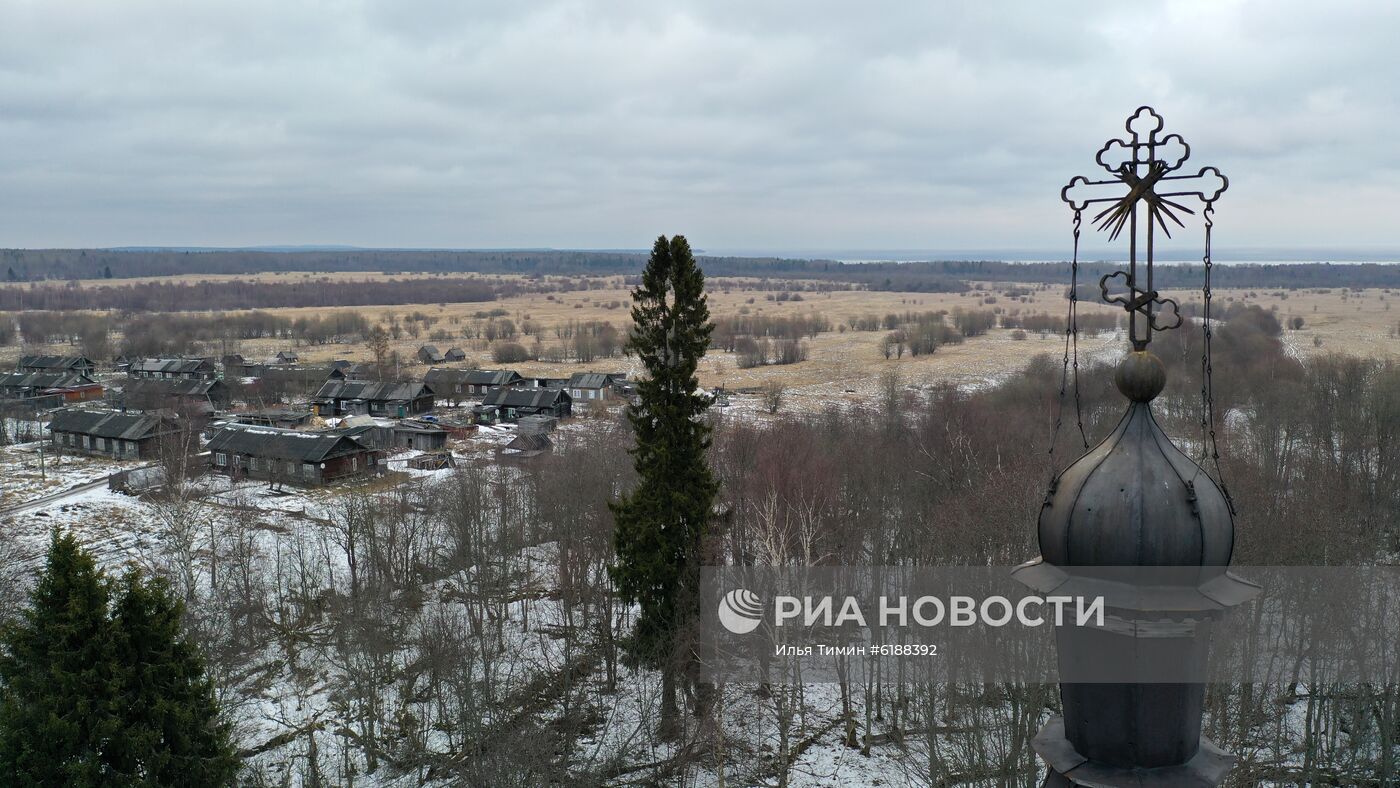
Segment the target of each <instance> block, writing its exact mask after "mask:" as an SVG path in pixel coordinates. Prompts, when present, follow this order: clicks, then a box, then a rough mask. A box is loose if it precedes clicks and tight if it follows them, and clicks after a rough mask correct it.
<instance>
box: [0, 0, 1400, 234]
mask: <svg viewBox="0 0 1400 788" xmlns="http://www.w3.org/2000/svg"><path fill="white" fill-rule="evenodd" d="M1343 5H1344V6H1345V7H1344V8H1343V7H1342V6H1343ZM1149 6H1151V7H1149ZM1397 30H1400V6H1397V5H1396V4H1394V3H1387V2H1383V1H1380V0H1378V1H1377V2H1373V3H1369V4H1368V3H1349V4H1323V3H1305V2H1275V3H1263V2H1221V1H1220V0H1209V1H1206V2H1180V3H1172V4H1146V3H1115V4H1090V3H1074V2H1065V3H1049V4H1047V3H1040V2H1034V3H1033V2H1025V3H1019V4H1015V3H948V4H943V5H941V7H940V6H935V5H934V4H923V3H877V4H874V5H872V4H869V3H866V4H857V3H828V2H802V3H797V2H767V3H741V2H729V1H727V0H705V1H704V2H693V3H691V2H677V3H643V2H627V1H625V0H624V1H621V2H609V3H601V2H592V3H586V2H567V1H564V2H554V1H553V0H541V2H531V3H491V4H475V3H463V2H451V1H449V0H423V1H416V2H407V1H404V0H400V1H399V2H334V3H332V2H301V3H286V2H263V1H262V0H244V2H239V3H227V4H218V5H215V4H207V3H177V2H143V0H129V1H128V2H123V3H108V2H82V1H81V0H72V1H71V2H65V3H45V2H40V1H39V0H33V1H32V2H26V1H24V0H8V1H7V0H0V246H11V247H14V246H25V247H34V246H98V245H103V246H106V245H135V244H168V245H254V244H303V243H304V244H313V243H339V244H357V245H364V246H413V247H500V246H556V247H588V248H616V247H628V248H634V247H644V246H647V245H648V239H649V238H651V237H654V236H655V235H656V234H657V233H659V232H684V233H686V234H688V235H689V236H691V238H692V239H693V241H694V242H695V243H696V244H697V245H699V246H702V247H705V248H712V249H723V248H731V249H732V248H745V249H794V248H800V249H821V248H845V249H859V248H867V249H897V248H905V249H953V248H956V249H976V248H996V249H1006V248H1017V247H1025V248H1058V247H1060V246H1063V245H1064V244H1065V240H1066V235H1067V228H1068V216H1067V211H1066V209H1065V208H1064V206H1063V205H1061V204H1060V203H1059V200H1058V190H1059V187H1060V186H1061V185H1063V184H1064V183H1065V182H1066V181H1068V180H1069V178H1070V177H1071V176H1073V175H1076V174H1092V173H1093V167H1094V164H1093V155H1094V153H1095V151H1096V150H1097V149H1098V147H1099V145H1100V144H1101V143H1102V142H1103V140H1105V139H1107V138H1108V137H1110V136H1115V135H1116V134H1117V133H1118V132H1119V130H1120V129H1121V127H1122V126H1121V124H1122V122H1123V119H1124V118H1125V117H1126V116H1127V115H1128V114H1129V113H1130V112H1131V111H1132V110H1133V109H1134V108H1135V107H1137V106H1138V105H1139V104H1144V103H1150V104H1153V105H1154V106H1156V107H1157V109H1158V110H1159V111H1160V112H1162V114H1163V115H1165V116H1166V119H1167V122H1168V124H1169V127H1170V129H1169V130H1175V131H1179V132H1181V133H1183V134H1184V135H1185V136H1186V138H1187V139H1188V140H1189V141H1190V142H1191V143H1192V145H1193V158H1192V161H1193V163H1199V164H1215V165H1217V166H1219V167H1220V168H1221V169H1222V170H1224V171H1225V172H1226V173H1227V174H1228V175H1229V176H1230V178H1231V189H1230V192H1229V193H1228V194H1227V195H1226V197H1225V198H1224V200H1223V201H1222V203H1221V206H1220V210H1219V226H1220V227H1221V234H1222V235H1221V240H1220V242H1221V243H1223V244H1226V245H1233V246H1269V247H1288V246H1293V245H1309V246H1327V245H1341V246H1367V245H1374V246H1389V247H1392V248H1395V247H1400V231H1397V230H1396V221H1395V219H1394V215H1395V213H1396V210H1397V208H1400V177H1397V175H1398V174H1400V146H1397V144H1396V143H1395V141H1394V138H1395V130H1396V129H1397V128H1400V103H1397V94H1400V55H1397V51H1400V50H1397V48H1396V47H1395V46H1394V42H1393V38H1394V35H1395V31H1397ZM1193 243H1194V240H1193Z"/></svg>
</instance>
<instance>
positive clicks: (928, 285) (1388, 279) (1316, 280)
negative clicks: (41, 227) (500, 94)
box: [0, 249, 1400, 308]
mask: <svg viewBox="0 0 1400 788" xmlns="http://www.w3.org/2000/svg"><path fill="white" fill-rule="evenodd" d="M645 261H646V257H645V255H643V254H641V253H631V252H577V251H553V250H522V251H390V250H366V251H357V250H356V251H345V250H325V251H253V250H225V251H203V252H186V251H162V250H107V249H5V250H0V275H3V276H4V277H5V278H6V279H7V280H8V281H11V282H24V281H27V282H33V281H43V280H47V281H53V280H58V281H66V280H72V279H104V278H106V279H125V278H131V277H146V276H173V275H177V274H254V273H262V272H271V271H307V272H313V273H315V272H342V271H351V272H366V273H369V272H375V273H378V272H385V273H391V274H393V273H468V272H470V273H482V274H520V275H525V276H546V275H564V276H581V275H593V276H617V275H623V276H627V275H636V274H639V273H640V272H641V269H642V265H643V263H645ZM701 265H702V266H703V267H704V269H705V274H706V275H707V276H709V277H718V276H725V277H740V276H742V277H755V278H760V279H761V278H781V279H811V280H819V281H827V282H833V283H835V282H840V283H843V284H853V285H857V286H861V287H865V288H868V289H871V290H892V291H900V292H957V291H961V290H965V289H966V288H967V285H966V282H967V281H994V282H1054V283H1061V282H1066V281H1068V280H1069V268H1070V266H1069V263H1067V262H1060V263H1007V262H1000V261H990V260H982V261H968V260H963V261H956V260H955V261H934V262H915V263H841V262H837V261H834V260H794V259H783V258H772V257H702V258H701ZM1117 268H1118V264H1116V263H1086V264H1083V265H1081V276H1082V277H1083V281H1092V280H1096V279H1097V278H1098V277H1100V276H1102V275H1103V274H1105V273H1111V272H1112V271H1114V270H1116V269H1117ZM1200 282H1201V266H1200V265H1159V266H1158V267H1157V282H1156V285H1157V287H1158V288H1176V287H1199V286H1200ZM1214 283H1215V285H1216V286H1218V287H1276V288H1307V287H1397V288H1400V266H1396V265H1384V264H1377V263H1305V264H1291V265H1276V264H1232V265H1226V266H1217V267H1216V268H1215V273H1214ZM441 300H443V299H442V298H430V299H428V302H436V301H441ZM450 300H478V299H450ZM379 303H385V302H379ZM264 305H265V306H272V304H264ZM308 305H314V304H308ZM50 308H52V307H50Z"/></svg>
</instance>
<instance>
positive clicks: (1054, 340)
mask: <svg viewBox="0 0 1400 788" xmlns="http://www.w3.org/2000/svg"><path fill="white" fill-rule="evenodd" d="M323 276H324V277H329V278H331V279H334V280H350V281H356V280H366V279H381V278H387V277H386V275H377V274H363V273H344V274H304V273H300V272H294V273H286V274H261V275H258V276H257V277H255V278H257V279H260V280H264V281H279V280H281V281H287V280H292V279H296V278H302V277H312V278H320V277H323ZM401 276H402V275H401ZM233 278H239V277H218V276H203V275H201V276H194V277H188V278H185V277H182V279H188V280H190V281H197V280H207V281H212V280H219V279H233ZM242 278H244V279H247V278H249V277H242ZM567 279H568V280H569V281H571V282H578V281H580V279H579V278H577V277H571V278H567ZM125 281H129V280H125ZM86 284H91V285H94V286H101V285H104V284H109V282H103V281H100V280H99V281H94V282H91V283H86ZM756 285H757V283H756V282H753V281H745V280H738V279H721V280H716V281H713V282H712V283H711V292H710V310H711V313H712V314H713V315H714V316H715V317H728V316H735V315H741V314H747V315H754V316H794V315H799V314H804V313H817V314H820V315H821V316H823V317H824V318H826V319H827V320H828V321H830V323H831V324H832V327H833V329H834V330H832V331H828V332H825V333H822V334H820V335H818V336H817V337H815V338H814V339H811V340H810V341H808V348H809V355H808V359H807V360H806V361H803V362H800V363H796V364H790V365H784V366H765V367H758V368H752V369H741V368H739V366H738V364H737V363H736V359H735V358H734V356H733V354H730V353H723V352H712V353H711V354H710V355H709V356H708V357H707V358H706V361H705V364H704V366H703V367H702V370H701V382H702V384H703V385H705V386H711V387H712V386H724V387H726V388H730V389H748V388H756V387H760V386H764V385H765V384H769V383H771V382H775V381H776V382H778V383H780V384H781V385H782V386H784V387H785V388H786V390H787V392H788V401H789V402H790V403H792V405H794V406H799V405H804V404H812V405H815V404H818V403H822V402H826V401H829V400H830V399H832V398H838V399H866V398H869V397H870V396H872V395H873V394H874V392H875V391H876V390H877V388H878V385H879V379H880V377H881V375H882V373H884V372H886V371H888V370H895V371H897V372H898V373H899V375H900V377H901V379H902V380H903V381H904V382H905V383H906V384H907V385H909V386H914V387H924V386H929V385H933V384H938V383H951V384H955V385H962V386H980V385H985V384H987V383H990V382H993V381H996V380H997V379H999V378H1001V377H1002V376H1004V375H1006V374H1008V373H1011V372H1013V371H1015V370H1017V369H1019V368H1020V367H1021V366H1023V365H1024V364H1025V363H1026V361H1027V360H1028V359H1029V358H1030V357H1031V356H1033V355H1034V354H1036V353H1052V354H1058V353H1059V352H1060V351H1061V344H1060V338H1059V337H1058V336H1055V335H1053V334H1050V335H1042V334H1037V333H1031V334H1030V335H1029V336H1028V337H1027V338H1026V339H1024V340H1016V339H1013V332H1011V331H1009V330H1005V329H993V330H991V331H990V332H988V333H987V334H986V335H984V336H979V337H973V338H970V339H968V340H967V341H966V342H964V343H963V344H961V345H945V346H943V347H940V348H939V349H938V351H937V352H936V353H934V354H932V355H927V356H920V357H917V358H915V357H912V356H909V355H905V356H904V357H903V358H902V359H897V360H896V359H891V360H886V359H885V358H884V356H883V354H882V353H881V347H880V343H881V339H882V338H883V337H884V335H885V334H886V333H887V332H885V331H883V330H881V331H855V330H850V329H849V328H846V329H845V330H837V329H840V328H842V327H844V326H846V325H847V324H848V323H849V321H850V320H852V319H853V318H860V317H868V316H883V315H885V314H886V313H890V312H906V311H913V312H924V311H931V310H947V311H949V312H952V311H953V310H955V309H964V310H968V309H988V310H989V309H999V310H1002V311H1003V312H1006V313H1011V314H1015V313H1017V312H1021V313H1050V314H1053V315H1055V316H1056V317H1062V316H1063V311H1064V307H1065V302H1064V301H1063V298H1062V293H1063V287H1062V286H1059V285H1056V286H1048V285H1047V286H1039V285H1029V286H1027V285H1011V284H1004V283H1003V284H997V283H989V284H980V285H977V286H975V288H974V291H973V292H969V293H962V294H958V293H897V292H876V291H865V290H843V291H829V292H802V293H801V294H800V295H801V299H802V300H787V301H779V300H770V299H772V298H773V297H774V296H775V295H776V291H773V290H768V289H758V288H757V287H756ZM589 286H590V289H587V290H569V291H562V290H561V291H555V292H536V293H529V294H525V295H519V296H513V297H509V298H503V299H500V300H497V301H493V302H481V303H461V304H423V305H396V306H384V307H355V308H349V307H347V308H344V309H346V310H352V309H353V310H357V311H359V312H360V313H362V314H364V315H365V317H366V318H368V319H369V320H370V321H371V322H379V323H386V324H387V323H388V322H389V321H390V319H391V318H392V317H395V316H397V317H399V318H402V317H404V316H406V315H408V314H410V313H415V312H419V313H423V314H426V315H428V316H430V317H431V318H432V319H433V325H432V326H431V327H430V328H429V329H428V331H427V332H424V333H423V334H421V335H420V336H419V337H417V338H414V337H411V336H409V335H408V334H407V333H405V334H404V335H402V336H401V337H400V338H398V339H397V340H395V341H394V342H393V343H392V349H393V350H395V351H397V352H398V353H399V355H400V356H401V358H403V359H404V360H405V363H404V366H403V367H402V372H403V373H404V374H407V375H416V374H421V372H422V371H423V370H424V369H425V367H423V365H420V364H418V363H417V362H416V361H414V360H413V359H414V352H415V351H416V349H417V348H418V346H419V345H422V344H425V343H432V344H436V345H438V346H439V347H440V349H442V350H446V349H447V348H448V347H450V346H458V347H461V348H462V349H463V350H465V351H466V353H467V355H468V361H467V362H466V364H476V365H479V366H485V367H490V366H495V365H494V364H493V362H492V359H491V351H490V346H489V344H488V343H486V342H485V341H483V340H474V339H465V338H462V337H463V332H464V330H465V329H467V328H469V327H472V326H474V325H480V324H481V323H483V322H484V320H483V318H482V314H483V313H485V312H487V311H489V310H504V311H505V312H506V314H505V315H504V317H505V318H506V319H509V320H511V321H512V322H514V323H515V325H516V326H517V327H518V326H521V325H522V324H524V323H526V322H529V323H533V324H535V325H536V326H539V332H538V333H539V336H541V338H542V339H543V341H544V343H545V344H546V345H548V344H551V343H556V342H558V340H557V339H556V337H555V333H554V331H555V328H556V327H559V326H564V325H567V324H568V323H570V322H571V321H573V322H582V321H593V320H601V321H609V322H611V323H613V324H614V325H615V326H617V327H618V328H619V329H625V328H626V325H627V324H628V322H629V321H630V317H629V315H628V311H627V310H628V305H629V303H630V298H629V293H628V291H627V290H626V289H625V287H624V286H623V283H622V280H621V279H620V278H618V277H610V278H603V279H593V280H590V281H589ZM770 286H771V285H770ZM1012 287H1018V288H1021V289H1026V288H1029V289H1030V293H1029V294H1028V295H1022V296H1018V297H1007V295H1006V291H1007V290H1008V289H1010V288H1012ZM1171 295H1172V296H1174V297H1177V298H1179V299H1180V300H1182V301H1183V302H1191V301H1199V299H1200V293H1199V292H1187V291H1176V292H1172V293H1171ZM993 298H994V299H995V301H994V302H991V303H988V301H989V300H990V299H993ZM1396 301H1400V291H1395V292H1393V293H1392V292H1387V291H1382V290H1365V291H1345V290H1341V289H1336V288H1334V289H1331V290H1329V291H1302V290H1299V291H1267V290H1217V291H1216V303H1217V305H1218V307H1219V308H1224V307H1226V306H1228V305H1229V304H1231V303H1234V302H1245V303H1251V304H1258V305H1260V306H1262V307H1264V308H1265V309H1272V310H1275V311H1276V313H1277V315H1278V316H1279V318H1280V320H1281V321H1283V322H1285V324H1287V322H1288V320H1289V319H1290V318H1295V317H1300V318H1302V319H1303V321H1304V325H1303V328H1302V329H1300V330H1290V331H1286V332H1285V341H1286V343H1287V344H1288V346H1289V347H1290V349H1291V352H1294V353H1295V354H1297V355H1299V356H1301V357H1307V356H1310V355H1315V354H1319V353H1326V352H1330V351H1338V350H1345V351H1347V352H1351V353H1356V354H1360V355H1366V356H1373V357H1388V356H1393V355H1396V354H1397V351H1400V339H1397V338H1396V336H1395V332H1396V327H1397V325H1400V310H1396V311H1394V312H1392V310H1391V304H1392V303H1394V302H1396ZM1081 309H1082V310H1083V311H1084V312H1094V311H1099V312H1105V313H1112V311H1113V310H1112V309H1110V307H1107V306H1105V305H1100V304H1093V303H1082V305H1081ZM266 311H269V312H271V313H273V314H278V315H282V316H286V317H289V318H293V319H294V318H296V317H299V316H307V315H316V316H324V315H326V314H327V313H328V312H333V311H339V310H337V309H330V310H327V309H317V308H307V309H274V310H266ZM439 330H442V331H446V332H447V333H449V334H450V335H451V336H452V337H453V338H452V339H451V340H450V341H440V340H434V339H431V338H430V334H432V333H434V332H437V331H439ZM521 340H522V341H523V344H526V345H527V346H528V345H530V344H531V343H532V342H533V341H534V340H533V338H530V337H524V338H521ZM1122 346H1123V341H1122V337H1121V334H1120V335H1118V336H1115V335H1114V334H1113V333H1105V334H1101V335H1088V336H1084V337H1082V338H1081V342H1080V350H1081V353H1082V354H1084V355H1085V356H1087V357H1089V358H1094V357H1096V356H1100V355H1101V354H1108V355H1110V356H1111V355H1114V354H1116V353H1118V352H1120V350H1121V348H1122ZM288 347H289V345H288V343H287V342H285V341H274V340H257V341H245V342H243V343H241V344H240V345H238V346H236V347H229V348H228V350H229V351H230V352H233V351H236V352H240V353H242V354H243V355H244V356H245V357H247V358H249V359H252V360H262V359H265V358H268V357H271V356H272V355H274V354H275V353H276V352H277V351H278V350H283V349H287V348H288ZM295 349H296V350H297V351H298V352H299V354H300V356H301V359H302V362H303V363H317V362H325V361H330V360H332V359H337V358H347V359H351V360H367V359H369V357H370V353H369V350H368V348H367V347H365V345H363V344H328V345H309V346H299V347H295ZM32 350H33V351H52V352H63V350H64V348H62V347H38V348H32ZM222 350H223V348H218V347H215V348H208V349H207V352H209V353H210V354H217V353H219V352H221V351H222ZM19 352H20V349H19V348H17V347H13V346H12V347H8V348H3V349H0V362H9V361H12V360H13V358H14V357H15V356H17V355H18V354H19ZM510 366H512V367H513V368H515V369H517V370H519V371H520V372H522V373H523V374H533V375H554V376H563V375H567V374H571V373H573V372H577V371H582V370H587V369H596V370H607V371H623V370H626V371H629V372H633V371H635V370H634V368H633V362H632V360H631V359H628V358H626V357H620V356H618V357H612V358H604V359H598V360H596V361H594V362H593V363H591V364H586V365H584V364H576V363H564V364H550V363H541V362H529V363H522V364H515V365H510Z"/></svg>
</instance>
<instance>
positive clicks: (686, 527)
mask: <svg viewBox="0 0 1400 788" xmlns="http://www.w3.org/2000/svg"><path fill="white" fill-rule="evenodd" d="M632 300H633V306H632V320H633V322H634V323H635V325H634V326H633V330H632V335H631V337H630V338H629V339H628V345H627V346H628V350H629V351H630V352H633V353H636V354H637V356H638V358H639V359H640V360H641V362H642V365H643V366H644V367H645V368H646V376H645V377H644V378H643V379H642V380H641V381H640V382H639V383H638V385H637V394H638V402H637V404H635V405H633V406H632V407H631V408H630V409H629V410H628V414H627V415H628V419H629V420H630V421H631V424H632V430H633V432H634V434H635V438H636V446H635V447H634V448H633V449H632V458H633V463H634V465H635V467H636V469H637V476H638V484H637V487H636V489H634V490H633V491H632V492H631V494H629V495H626V496H624V497H623V498H622V499H620V500H619V501H617V502H615V503H614V504H613V505H612V511H613V516H614V519H615V520H616V530H615V534H614V541H615V546H616V550H617V564H616V565H615V566H614V567H613V571H612V577H613V581H614V582H615V583H616V584H617V586H618V590H619V591H620V592H621V594H622V596H623V598H624V599H625V600H627V601H628V602H629V603H635V604H637V605H638V606H639V607H640V608H641V611H640V615H639V616H638V619H637V622H636V629H635V630H634V632H633V634H632V637H631V639H630V650H631V651H632V654H633V656H634V657H636V658H637V659H638V660H639V661H641V662H642V663H644V664H648V665H650V666H652V667H656V668H659V669H660V670H661V675H662V698H661V704H662V706H661V725H660V733H661V735H662V736H663V737H670V736H674V735H675V734H676V733H678V731H679V711H678V708H677V705H676V689H677V678H678V676H679V675H680V674H681V672H682V671H683V670H684V668H685V667H686V666H687V665H688V664H689V663H690V662H691V660H693V658H694V657H693V651H692V650H691V649H690V648H689V647H688V646H686V645H685V642H684V635H685V632H686V628H687V626H688V625H689V624H690V623H691V622H693V620H694V619H695V615H696V613H697V612H698V606H697V605H698V588H697V586H698V584H699V566H700V549H701V542H702V540H703V539H704V536H705V531H706V523H707V521H708V519H709V516H710V510H711V507H712V506H713V502H714V497H715V493H716V491H717V485H716V483H715V480H714V478H713V477H712V476H711V474H710V469H709V466H708V465H707V464H706V461H705V452H706V450H707V449H708V448H709V445H710V437H709V433H710V431H709V428H708V427H707V426H706V425H705V424H704V423H703V422H702V421H701V419H700V417H701V414H703V412H704V411H705V408H706V407H707V406H708V404H709V398H708V397H706V396H705V395H704V394H700V393H697V389H698V388H699V380H698V379H697V377H696V370H697V368H698V367H699V364H700V359H701V358H702V357H703V356H704V355H705V349H706V348H707V347H708V346H709V342H710V332H711V331H712V330H713V329H714V326H713V324H711V323H710V322H709V320H710V310H709V306H708V305H707V303H706V299H705V276H704V273H703V272H701V270H700V268H699V267H698V266H697V265H696V264H695V258H694V256H693V255H692V254H691V251H690V244H689V243H687V242H686V240H685V238H684V237H683V236H679V235H678V236H675V237H673V238H671V239H670V240H667V238H666V236H664V235H663V236H661V237H660V238H658V239H657V240H656V244H655V246H653V247H652V251H651V258H650V259H649V260H648V261H647V266H646V270H645V271H643V272H642V281H641V284H640V286H638V287H637V288H636V289H635V290H633V291H632Z"/></svg>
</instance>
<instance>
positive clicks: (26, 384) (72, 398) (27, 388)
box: [0, 372, 103, 407]
mask: <svg viewBox="0 0 1400 788" xmlns="http://www.w3.org/2000/svg"><path fill="white" fill-rule="evenodd" d="M102 394H103V388H102V384H101V383H98V382H97V381H95V380H93V379H92V378H90V377H88V375H87V373H86V372H10V373H8V374H5V375H0V399H17V400H28V399H44V400H45V403H44V404H46V405H49V406H50V407H57V406H60V405H63V404H65V403H70V402H87V401H89V400H96V399H102Z"/></svg>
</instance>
